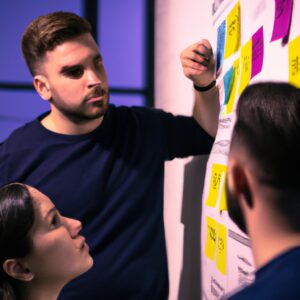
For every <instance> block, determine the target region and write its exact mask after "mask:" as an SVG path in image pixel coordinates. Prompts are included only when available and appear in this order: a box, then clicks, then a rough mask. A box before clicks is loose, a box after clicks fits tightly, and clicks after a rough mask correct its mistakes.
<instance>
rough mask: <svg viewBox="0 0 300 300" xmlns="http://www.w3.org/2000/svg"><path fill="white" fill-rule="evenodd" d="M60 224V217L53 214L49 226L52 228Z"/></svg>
mask: <svg viewBox="0 0 300 300" xmlns="http://www.w3.org/2000/svg"><path fill="white" fill-rule="evenodd" d="M59 224H60V219H59V216H58V215H54V216H53V218H52V219H51V222H50V227H51V228H54V227H57V226H58V225H59Z"/></svg>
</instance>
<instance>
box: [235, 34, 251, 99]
mask: <svg viewBox="0 0 300 300" xmlns="http://www.w3.org/2000/svg"><path fill="white" fill-rule="evenodd" d="M240 59H241V61H240V64H241V66H240V70H241V79H240V85H239V91H238V95H240V94H241V93H242V92H243V90H244V89H245V88H246V86H247V85H248V83H249V81H250V78H251V69H252V39H250V40H249V41H248V42H247V43H246V44H245V45H244V46H243V47H242V51H241V58H240Z"/></svg>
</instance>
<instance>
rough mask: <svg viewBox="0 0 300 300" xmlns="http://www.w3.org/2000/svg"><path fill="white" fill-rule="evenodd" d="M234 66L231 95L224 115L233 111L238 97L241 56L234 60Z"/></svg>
mask: <svg viewBox="0 0 300 300" xmlns="http://www.w3.org/2000/svg"><path fill="white" fill-rule="evenodd" d="M233 68H234V77H233V84H232V88H231V92H230V95H229V99H228V103H227V105H226V108H225V109H224V111H223V113H222V114H223V116H224V115H227V114H231V113H232V111H233V107H234V103H235V100H236V98H237V95H236V91H237V87H238V85H239V81H240V59H239V58H238V59H236V60H235V61H234V63H233Z"/></svg>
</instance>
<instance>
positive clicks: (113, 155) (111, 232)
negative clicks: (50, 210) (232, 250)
mask: <svg viewBox="0 0 300 300" xmlns="http://www.w3.org/2000/svg"><path fill="white" fill-rule="evenodd" d="M90 31H91V28H90V24H89V23H88V22H87V21H85V20H83V19H82V18H80V17H79V16H77V15H75V14H73V13H65V12H56V13H51V14H48V15H45V16H41V17H39V18H37V19H36V20H34V21H33V22H32V23H31V24H30V25H29V26H28V28H27V30H26V31H25V33H24V35H23V39H22V51H23V55H24V58H25V60H26V63H27V65H28V67H29V70H30V72H31V74H32V76H33V83H34V87H35V89H36V90H37V92H38V93H39V95H40V96H41V98H42V99H44V100H45V101H48V102H49V103H50V108H51V110H50V112H47V113H44V114H43V115H41V116H40V117H38V118H37V119H36V120H34V121H32V122H30V123H28V124H26V125H25V126H23V127H21V128H19V129H17V130H15V131H14V132H13V133H12V134H11V135H10V136H9V137H8V139H7V140H6V141H4V142H3V143H2V144H1V145H0V174H1V176H0V185H4V184H6V183H9V182H14V181H18V182H23V183H26V184H28V185H31V186H34V187H35V188H38V189H39V190H41V191H42V192H43V193H45V194H47V195H49V197H51V199H53V202H54V203H55V205H56V207H57V208H58V209H59V210H60V211H61V212H62V213H63V214H64V215H66V216H69V217H73V218H76V219H79V220H81V221H82V222H83V224H84V230H83V234H84V235H85V236H86V238H87V242H88V243H89V245H90V249H91V254H92V255H93V258H94V267H93V268H92V269H91V270H90V271H89V272H87V273H86V274H84V275H83V276H81V277H80V278H78V279H76V280H75V281H74V282H72V283H71V284H70V285H69V286H67V287H66V289H64V290H63V292H62V294H61V299H72V300H76V299H78V300H82V299H106V300H109V299H131V300H134V299H137V300H141V299H151V300H156V299H166V298H167V297H168V272H167V258H166V249H165V236H164V225H163V180H164V162H165V161H167V160H171V159H173V158H175V157H186V156H189V155H199V154H206V153H208V152H209V151H210V149H211V146H212V143H213V138H212V136H214V135H215V134H216V131H217V122H218V112H219V104H218V97H217V96H218V89H217V87H216V86H215V74H214V60H213V56H212V50H211V46H210V44H209V43H208V42H207V41H206V40H202V41H200V42H199V43H197V44H194V45H192V46H190V47H188V48H187V49H185V50H184V51H183V52H182V54H181V62H182V65H183V70H184V73H185V75H186V76H187V77H188V78H190V79H191V80H192V81H193V83H194V86H195V93H196V101H195V110H194V117H184V116H173V115H171V114H170V113H166V112H163V111H161V110H155V109H150V108H141V107H140V108H138V107H132V108H128V107H115V106H113V105H109V103H108V102H109V89H108V81H107V76H106V72H105V68H104V65H103V60H102V57H101V54H100V52H99V49H98V46H97V44H96V42H95V40H94V39H93V37H92V35H91V33H90ZM199 124H200V125H201V126H199Z"/></svg>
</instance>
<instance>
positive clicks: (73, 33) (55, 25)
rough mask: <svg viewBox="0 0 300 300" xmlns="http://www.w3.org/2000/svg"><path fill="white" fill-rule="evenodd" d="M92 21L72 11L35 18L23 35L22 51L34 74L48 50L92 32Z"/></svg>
mask: <svg viewBox="0 0 300 300" xmlns="http://www.w3.org/2000/svg"><path fill="white" fill-rule="evenodd" d="M91 30H92V27H91V25H90V23H89V22H88V21H87V20H85V19H83V18H81V17H80V16H78V15H76V14H74V13H70V12H63V11H59V12H53V13H50V14H47V15H44V16H40V17H38V18H37V19H35V20H33V21H32V22H31V23H30V24H29V26H28V27H27V29H26V31H25V32H24V34H23V37H22V53H23V56H24V59H25V61H26V64H27V66H28V68H29V70H30V73H31V75H32V76H34V75H36V74H37V67H38V63H39V62H40V61H41V60H42V59H43V58H44V55H45V54H46V52H47V51H51V50H53V49H54V48H55V47H57V46H58V45H60V44H62V43H64V42H66V41H68V40H71V39H73V38H76V37H78V36H80V35H82V34H84V33H89V32H91Z"/></svg>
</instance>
